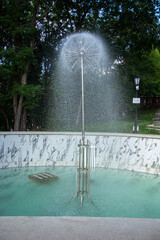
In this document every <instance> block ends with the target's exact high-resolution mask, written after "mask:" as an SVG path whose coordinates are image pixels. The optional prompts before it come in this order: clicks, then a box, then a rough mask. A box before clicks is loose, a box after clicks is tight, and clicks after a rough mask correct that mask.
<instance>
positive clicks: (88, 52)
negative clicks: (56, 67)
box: [61, 33, 103, 206]
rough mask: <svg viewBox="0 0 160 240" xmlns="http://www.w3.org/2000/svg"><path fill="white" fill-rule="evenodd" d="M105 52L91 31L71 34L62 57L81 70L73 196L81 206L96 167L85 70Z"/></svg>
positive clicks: (87, 193) (92, 65) (96, 63)
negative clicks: (88, 122) (79, 134)
mask: <svg viewBox="0 0 160 240" xmlns="http://www.w3.org/2000/svg"><path fill="white" fill-rule="evenodd" d="M102 52H103V49H102V44H101V42H100V40H99V39H98V38H96V37H95V36H93V35H92V34H89V33H77V34H73V35H71V36H70V37H69V38H68V40H67V42H66V43H65V44H64V47H63V48H62V53H61V54H62V58H63V60H64V61H65V63H67V65H68V67H69V68H71V69H72V70H74V68H76V67H77V66H78V67H80V72H81V94H82V96H81V101H82V109H81V111H82V112H81V113H82V114H81V117H82V139H80V142H79V144H78V148H79V151H78V153H79V154H78V162H77V164H76V194H75V196H74V197H73V199H75V197H78V196H79V195H80V197H81V206H82V205H83V199H84V196H87V197H88V198H89V200H90V201H91V202H92V203H93V201H92V199H91V197H90V171H91V169H92V168H94V169H95V147H94V146H91V144H90V142H89V140H87V141H86V139H85V106H84V70H85V67H86V66H88V67H89V69H90V71H93V70H94V69H95V68H96V67H97V65H98V62H99V61H100V56H101V54H102Z"/></svg>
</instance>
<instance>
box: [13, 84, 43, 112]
mask: <svg viewBox="0 0 160 240" xmlns="http://www.w3.org/2000/svg"><path fill="white" fill-rule="evenodd" d="M43 91H44V88H43V87H42V86H40V85H33V84H27V85H23V86H22V85H19V84H15V85H13V87H12V90H11V93H10V97H13V96H15V95H18V96H21V95H22V96H24V97H25V101H24V103H23V107H25V108H26V109H30V110H33V109H35V108H36V107H37V106H38V104H39V100H40V97H41V95H42V92H43Z"/></svg>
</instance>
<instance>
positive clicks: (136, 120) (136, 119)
mask: <svg viewBox="0 0 160 240" xmlns="http://www.w3.org/2000/svg"><path fill="white" fill-rule="evenodd" d="M137 96H138V90H137V89H136V98H137ZM137 113H138V110H137V104H136V118H135V130H134V132H135V133H137V122H138V117H137V115H138V114H137Z"/></svg>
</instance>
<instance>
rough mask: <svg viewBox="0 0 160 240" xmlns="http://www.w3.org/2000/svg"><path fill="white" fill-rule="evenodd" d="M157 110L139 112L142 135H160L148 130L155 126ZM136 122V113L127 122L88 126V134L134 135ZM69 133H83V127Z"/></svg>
mask: <svg viewBox="0 0 160 240" xmlns="http://www.w3.org/2000/svg"><path fill="white" fill-rule="evenodd" d="M156 111H157V109H153V110H143V111H138V126H139V132H138V133H140V134H158V135H159V134H160V133H159V132H158V131H156V130H152V129H147V128H146V126H147V125H151V124H153V118H154V115H155V113H156ZM134 121H135V114H134V112H133V113H132V114H130V116H129V117H128V118H127V119H126V120H119V121H105V122H98V123H95V124H86V125H85V131H87V132H113V133H114V132H117V133H133V125H134ZM68 131H81V127H80V126H77V127H74V128H72V129H68Z"/></svg>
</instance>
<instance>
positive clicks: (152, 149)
mask: <svg viewBox="0 0 160 240" xmlns="http://www.w3.org/2000/svg"><path fill="white" fill-rule="evenodd" d="M80 138H81V135H80V134H73V133H72V134H71V133H66V134H64V133H63V134H61V133H58V134H56V133H55V134H54V133H51V134H49V133H47V134H44V133H38V132H37V133H34V134H32V133H30V134H27V133H26V134H25V133H23V134H22V133H17V134H16V133H14V134H9V133H7V132H6V133H4V134H2V133H1V134H0V168H8V167H23V166H53V165H57V166H61V165H63V166H74V165H75V160H76V156H77V154H78V143H79V140H80ZM86 139H88V140H89V141H90V144H91V145H94V146H95V157H96V166H99V167H106V168H117V169H126V170H132V171H141V172H147V173H153V174H160V138H159V137H155V138H154V137H153V136H152V137H151V138H149V137H144V136H142V137H140V136H134V135H132V136H129V135H128V134H126V135H125V134H117V135H116V134H102V135H101V134H100V133H99V134H96V133H95V134H93V133H92V134H87V136H86Z"/></svg>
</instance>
